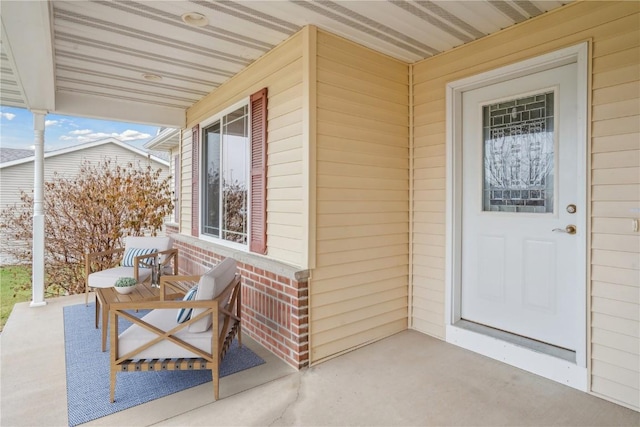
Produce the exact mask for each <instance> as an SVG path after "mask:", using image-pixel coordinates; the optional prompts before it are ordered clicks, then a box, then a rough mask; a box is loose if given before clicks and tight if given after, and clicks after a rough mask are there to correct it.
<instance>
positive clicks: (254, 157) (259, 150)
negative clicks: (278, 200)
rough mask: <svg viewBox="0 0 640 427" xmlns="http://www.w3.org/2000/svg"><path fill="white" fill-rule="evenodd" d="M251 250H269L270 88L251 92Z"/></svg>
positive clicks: (260, 251)
mask: <svg viewBox="0 0 640 427" xmlns="http://www.w3.org/2000/svg"><path fill="white" fill-rule="evenodd" d="M250 212H251V218H250V219H249V221H250V223H251V227H250V229H251V236H250V239H249V249H250V250H251V252H257V253H261V254H265V253H267V88H264V89H262V90H261V91H259V92H256V93H254V94H253V95H251V209H250Z"/></svg>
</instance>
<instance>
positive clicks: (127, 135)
mask: <svg viewBox="0 0 640 427" xmlns="http://www.w3.org/2000/svg"><path fill="white" fill-rule="evenodd" d="M114 138H118V139H119V140H120V141H138V140H141V139H148V138H151V135H149V134H148V133H142V132H139V131H137V130H131V129H127V130H125V131H124V132H122V133H121V134H120V135H118V136H114Z"/></svg>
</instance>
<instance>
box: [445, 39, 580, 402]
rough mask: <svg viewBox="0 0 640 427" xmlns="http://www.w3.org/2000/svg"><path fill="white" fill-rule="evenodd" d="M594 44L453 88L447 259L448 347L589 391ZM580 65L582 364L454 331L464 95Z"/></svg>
mask: <svg viewBox="0 0 640 427" xmlns="http://www.w3.org/2000/svg"><path fill="white" fill-rule="evenodd" d="M588 56H589V44H588V42H584V43H581V44H578V45H575V46H570V47H567V48H564V49H560V50H557V51H554V52H551V53H548V54H545V55H541V56H538V57H535V58H531V59H527V60H524V61H521V62H518V63H515V64H511V65H507V66H504V67H500V68H498V69H495V70H490V71H487V72H484V73H481V74H477V75H474V76H471V77H467V78H464V79H461V80H457V81H454V82H451V83H449V84H447V88H446V103H447V109H446V129H447V132H446V136H447V139H446V144H447V145H446V147H447V148H446V170H447V175H446V247H445V248H446V257H445V283H446V291H445V319H444V323H445V329H446V341H447V342H449V343H452V344H455V345H458V346H460V347H464V348H467V349H469V350H472V351H475V352H477V353H480V354H483V355H485V356H488V357H491V358H493V359H497V360H501V361H504V362H505V363H508V364H510V365H513V366H516V367H518V368H521V369H524V370H527V371H529V372H533V373H535V374H538V375H541V376H543V377H545V378H549V379H551V380H554V381H557V382H561V383H563V384H566V385H568V386H571V387H574V388H577V389H579V390H583V391H587V387H588V370H587V329H588V328H587V234H588V230H587V229H586V227H587V210H588V209H587V117H588V116H587V111H588V110H587V106H588V104H587V98H588V70H589V68H588ZM570 63H576V64H577V76H576V78H577V87H578V90H577V92H578V99H577V106H578V111H577V113H576V117H577V121H578V130H577V132H578V134H577V135H576V136H577V141H578V142H579V144H578V147H577V154H578V159H579V161H578V176H577V180H578V188H579V191H578V195H577V198H576V202H577V203H578V206H584V209H582V212H579V213H580V218H576V219H577V224H578V226H579V227H580V228H579V230H580V229H581V230H582V232H578V234H576V238H577V239H579V240H578V245H579V247H580V248H583V252H584V253H583V254H582V256H578V271H577V272H576V275H577V277H576V280H577V281H578V283H582V284H583V292H581V298H580V301H578V304H579V307H582V309H581V310H580V317H581V319H580V324H581V325H583V331H582V333H581V334H580V336H579V337H578V343H579V345H578V349H577V351H576V363H571V362H567V361H564V360H561V359H557V358H555V357H552V356H549V355H546V354H543V353H538V352H535V351H533V350H529V349H525V348H523V347H520V346H517V345H515V344H510V343H507V342H504V341H501V340H498V339H496V338H492V337H489V336H486V335H482V334H479V333H476V332H471V331H468V330H465V329H461V328H459V327H456V326H454V323H455V322H456V321H457V320H459V319H460V290H461V280H460V278H461V271H460V269H461V247H462V227H461V224H462V200H461V198H462V123H461V122H462V121H461V120H460V117H461V112H462V93H463V92H465V91H469V90H473V89H476V88H479V87H482V86H487V85H490V84H494V83H499V82H502V81H506V80H509V79H512V78H516V77H521V76H525V75H529V74H534V73H536V72H539V71H544V70H547V69H551V68H555V67H559V66H562V65H566V64H570Z"/></svg>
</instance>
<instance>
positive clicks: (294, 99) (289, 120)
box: [181, 33, 308, 268]
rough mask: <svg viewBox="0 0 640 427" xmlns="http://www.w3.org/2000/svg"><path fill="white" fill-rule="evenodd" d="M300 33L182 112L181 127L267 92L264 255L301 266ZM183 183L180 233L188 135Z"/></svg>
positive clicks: (186, 197)
mask: <svg viewBox="0 0 640 427" xmlns="http://www.w3.org/2000/svg"><path fill="white" fill-rule="evenodd" d="M302 52H303V45H302V34H301V33H297V34H296V35H294V36H292V37H291V38H290V39H288V40H287V41H285V42H284V43H282V44H281V45H279V46H278V47H276V48H275V49H273V50H272V51H270V52H269V53H267V54H266V55H264V56H263V57H261V58H260V59H258V60H257V61H256V62H254V63H253V64H252V65H250V66H249V67H248V68H246V69H245V70H243V71H242V72H240V73H238V74H237V75H236V76H235V77H233V78H232V79H231V80H229V81H228V82H227V83H225V84H223V85H222V86H220V87H219V88H218V89H216V90H215V91H213V92H212V93H210V94H209V95H207V96H206V97H205V98H204V99H203V100H202V101H200V102H198V103H197V104H195V105H194V106H193V107H191V108H190V109H189V110H187V124H188V125H187V127H188V129H191V127H193V126H195V125H196V124H197V123H200V122H201V121H203V120H206V119H207V118H209V117H211V116H213V115H215V114H217V113H219V112H221V111H223V110H224V109H225V108H227V107H229V106H231V105H233V104H235V103H237V102H239V101H241V100H243V99H247V100H248V99H249V96H250V95H251V94H252V93H255V92H257V91H258V90H260V89H262V88H264V87H267V89H268V116H267V118H268V125H267V141H268V147H267V255H268V256H269V258H272V259H275V260H278V261H282V262H285V263H288V264H292V265H295V266H299V267H302V268H306V264H307V263H308V261H307V260H306V259H305V257H304V255H303V251H302V247H303V245H305V244H306V238H307V236H306V235H305V232H304V222H303V221H304V217H305V212H306V210H307V209H308V206H305V205H303V191H308V187H307V186H305V185H304V182H303V165H302V161H303V153H302V150H303V138H302V133H303V125H302V121H303V112H304V108H303V102H302V95H303V90H302V89H303V88H302ZM182 160H183V162H184V163H183V171H184V173H183V175H182V179H183V181H182V182H183V184H182V189H183V193H182V206H183V208H182V220H181V229H182V230H183V232H186V233H190V230H191V172H190V171H191V165H192V160H191V135H190V134H189V132H183V140H182Z"/></svg>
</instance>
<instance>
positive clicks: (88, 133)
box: [59, 129, 151, 143]
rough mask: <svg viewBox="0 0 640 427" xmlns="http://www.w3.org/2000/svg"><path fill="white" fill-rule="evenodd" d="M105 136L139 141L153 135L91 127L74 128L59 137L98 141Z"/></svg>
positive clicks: (63, 139) (83, 141)
mask: <svg viewBox="0 0 640 427" xmlns="http://www.w3.org/2000/svg"><path fill="white" fill-rule="evenodd" d="M105 138H115V139H117V140H119V141H122V142H127V141H139V140H144V139H149V138H151V135H149V134H148V133H143V132H140V131H137V130H131V129H127V130H125V131H124V132H121V133H117V132H112V133H106V132H94V131H92V130H89V129H82V130H80V129H79V130H73V131H71V132H69V133H68V134H67V135H63V136H61V137H60V138H59V139H60V140H61V141H76V142H78V143H85V142H92V141H98V140H101V139H105Z"/></svg>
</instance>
